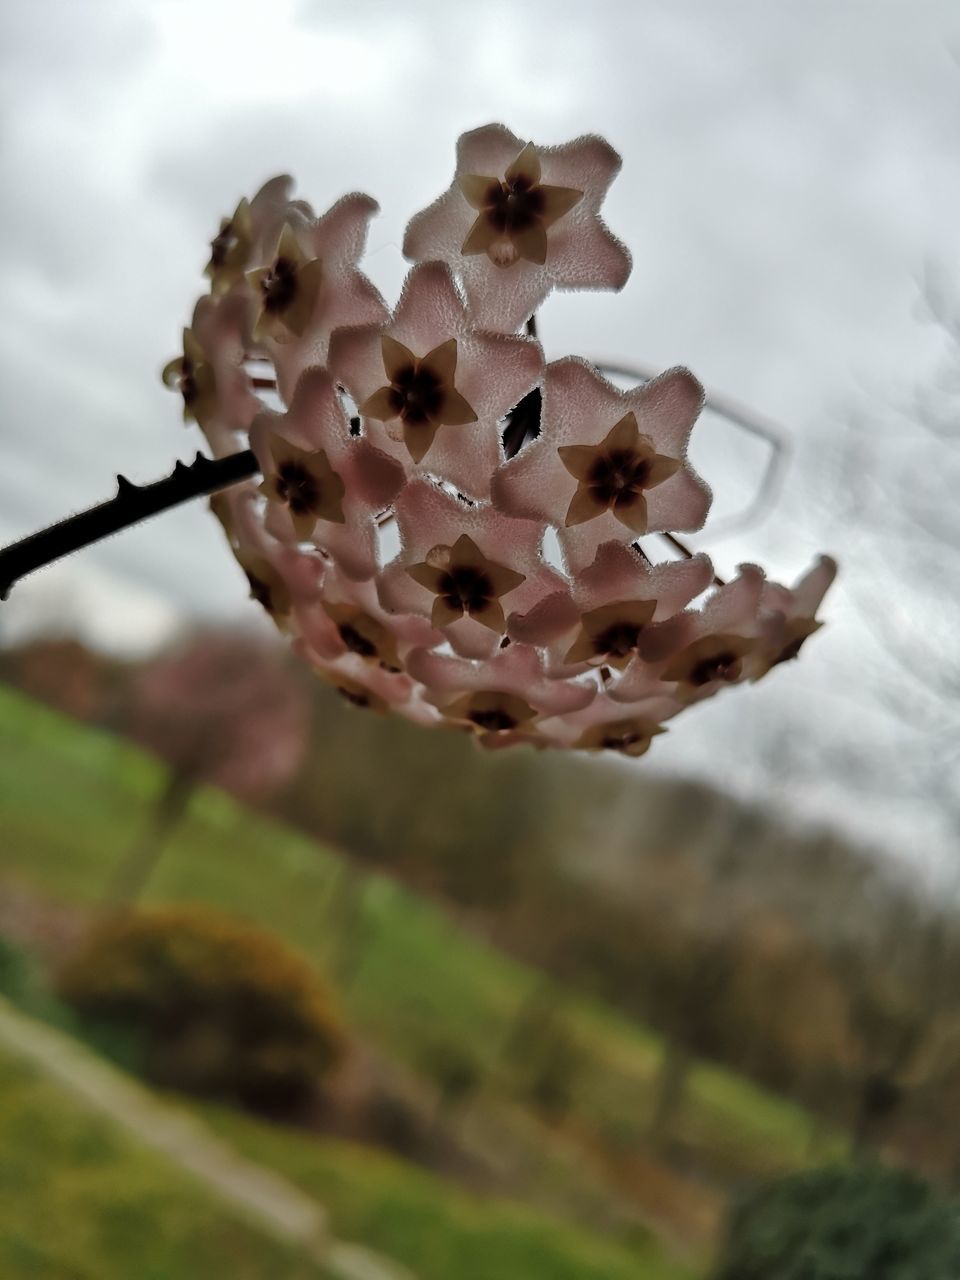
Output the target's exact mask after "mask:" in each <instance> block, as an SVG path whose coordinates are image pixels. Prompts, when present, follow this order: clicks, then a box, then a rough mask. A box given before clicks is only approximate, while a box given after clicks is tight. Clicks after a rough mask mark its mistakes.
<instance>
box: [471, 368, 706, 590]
mask: <svg viewBox="0 0 960 1280" xmlns="http://www.w3.org/2000/svg"><path fill="white" fill-rule="evenodd" d="M702 404H703V388H702V387H701V386H700V383H699V382H698V381H697V380H696V378H695V377H694V376H693V374H692V373H690V372H689V371H688V370H687V369H669V370H668V371H667V372H666V373H662V374H661V375H660V376H659V377H658V378H654V379H653V380H652V381H651V382H648V383H645V384H644V385H643V386H640V387H636V388H634V389H633V390H631V391H619V390H617V388H616V387H615V386H613V384H612V383H610V382H608V381H607V380H606V378H603V377H602V376H601V375H600V374H599V373H598V372H597V370H596V369H594V368H593V367H592V366H591V365H589V364H587V362H586V361H584V360H578V359H576V358H575V357H568V358H566V359H564V360H557V361H555V362H554V363H552V364H549V365H547V368H546V370H545V373H544V398H543V414H542V420H541V431H540V435H539V436H538V437H537V438H536V439H535V440H533V441H532V442H531V443H529V444H527V445H526V446H525V447H524V448H523V449H521V451H520V452H519V453H518V454H517V456H516V457H515V458H511V459H510V461H509V462H506V463H504V465H503V466H502V467H501V468H500V470H499V471H498V472H497V474H496V475H495V476H494V479H493V484H492V493H493V501H494V504H495V505H496V506H498V507H499V508H500V509H501V510H502V511H505V512H508V513H509V514H510V515H515V516H523V517H525V518H526V519H539V520H547V521H550V522H551V523H555V524H557V525H559V526H560V529H559V536H560V542H561V545H562V547H563V549H564V553H565V554H566V556H567V560H568V562H569V564H570V566H571V568H572V569H573V570H574V571H576V570H578V569H581V568H584V567H586V566H587V565H589V564H590V563H591V562H592V561H593V559H594V556H595V555H596V552H597V548H598V547H599V546H600V545H601V544H602V543H604V542H609V541H616V542H632V541H633V540H634V538H636V536H637V534H638V533H639V532H653V531H656V530H661V529H670V530H673V531H680V530H692V529H698V528H699V527H700V526H701V525H702V524H703V521H704V520H705V518H706V513H707V510H708V508H709V505H710V491H709V489H708V488H707V486H706V485H705V484H704V483H703V481H702V480H701V479H700V478H699V477H698V476H697V475H696V474H695V473H694V471H693V470H692V468H691V467H690V465H689V463H687V461H686V448H687V441H688V439H689V436H690V432H691V430H692V428H693V425H694V423H695V422H696V419H697V417H698V415H699V413H700V408H701V406H702Z"/></svg>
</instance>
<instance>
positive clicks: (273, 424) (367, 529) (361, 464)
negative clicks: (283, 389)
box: [250, 369, 403, 579]
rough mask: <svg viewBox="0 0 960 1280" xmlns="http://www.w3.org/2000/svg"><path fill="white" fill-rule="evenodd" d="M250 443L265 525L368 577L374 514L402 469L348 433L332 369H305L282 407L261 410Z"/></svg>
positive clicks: (351, 573) (373, 556)
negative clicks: (257, 469) (281, 409)
mask: <svg viewBox="0 0 960 1280" xmlns="http://www.w3.org/2000/svg"><path fill="white" fill-rule="evenodd" d="M250 444H251V447H252V448H253V450H254V452H255V453H256V455H257V459H258V461H259V463H260V467H261V470H262V472H263V476H264V483H263V492H264V493H265V494H266V496H267V499H268V509H267V516H266V527H267V529H268V530H269V531H270V532H271V533H272V534H273V536H274V537H276V538H278V539H279V540H280V541H285V542H303V541H306V540H307V539H311V540H312V541H313V542H314V543H315V545H316V546H317V547H319V548H320V549H321V550H322V551H324V552H325V553H326V554H327V555H328V556H331V557H333V559H334V560H335V561H336V563H337V564H338V565H339V566H340V568H341V569H342V570H343V572H344V573H345V574H347V576H348V577H352V578H358V579H363V578H371V577H373V575H374V574H375V573H376V571H377V566H378V560H377V528H376V521H375V517H376V516H377V515H378V513H379V512H381V511H382V510H383V509H384V508H385V507H387V506H388V505H389V504H390V502H391V501H392V500H393V498H394V497H395V496H396V494H397V493H398V491H399V490H400V487H401V485H402V484H403V470H402V468H401V467H400V466H399V464H398V463H396V462H395V461H394V460H393V459H392V458H388V457H387V456H386V455H385V454H383V453H381V452H380V451H379V450H378V449H375V448H374V447H373V446H372V445H371V444H370V443H369V441H367V440H362V439H358V438H356V437H354V436H352V435H351V434H350V424H349V422H348V421H347V417H346V414H345V413H344V410H343V406H342V404H341V403H340V398H339V396H338V395H337V392H336V388H335V387H334V385H333V381H332V379H331V377H330V375H329V373H327V371H326V370H325V369H311V370H309V371H308V372H307V373H305V374H304V376H303V377H302V378H301V379H300V381H299V383H298V384H297V390H296V393H295V395H294V397H293V400H292V402H291V404H290V408H289V409H288V410H287V411H286V413H275V412H273V411H271V410H264V411H263V412H262V413H260V414H259V415H258V417H257V419H256V420H255V422H254V424H253V426H252V427H251V430H250Z"/></svg>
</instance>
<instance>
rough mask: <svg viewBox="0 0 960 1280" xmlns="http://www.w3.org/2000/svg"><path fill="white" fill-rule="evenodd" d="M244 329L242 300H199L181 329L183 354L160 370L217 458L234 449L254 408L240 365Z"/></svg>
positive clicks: (232, 297)
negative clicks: (190, 316)
mask: <svg viewBox="0 0 960 1280" xmlns="http://www.w3.org/2000/svg"><path fill="white" fill-rule="evenodd" d="M246 327H247V306H246V301H245V299H244V298H242V297H238V296H236V295H229V296H224V297H221V298H214V297H211V296H209V295H207V296H206V297H202V298H200V299H199V301H198V302H197V305H196V307H195V308H194V311H193V317H192V319H191V321H190V327H189V328H187V329H184V331H183V355H182V356H180V357H177V358H176V359H174V360H171V361H170V362H169V363H168V364H167V366H166V367H165V368H164V370H163V381H164V382H165V383H166V385H167V386H168V387H174V388H176V389H177V390H179V392H180V394H181V396H182V398H183V418H184V421H185V422H188V421H191V420H193V421H195V422H196V423H197V425H198V426H199V427H200V430H201V431H202V432H203V434H204V435H205V436H206V438H207V441H208V442H209V444H210V448H211V449H212V451H213V453H214V455H215V456H217V457H222V456H224V455H225V454H229V453H234V452H235V451H236V449H237V448H238V446H239V444H240V441H241V432H244V431H246V429H247V428H248V427H249V426H250V423H251V422H252V421H253V417H254V415H255V414H256V412H257V410H258V409H259V408H260V401H259V399H258V398H257V396H256V395H255V393H254V390H253V384H252V383H251V381H250V377H249V375H248V374H247V372H246V370H245V369H244V366H243V361H244V334H245V330H246Z"/></svg>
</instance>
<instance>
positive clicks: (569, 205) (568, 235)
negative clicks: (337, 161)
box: [403, 124, 630, 333]
mask: <svg viewBox="0 0 960 1280" xmlns="http://www.w3.org/2000/svg"><path fill="white" fill-rule="evenodd" d="M619 169H620V157H619V156H618V155H617V154H616V152H615V151H613V149H612V148H611V147H610V146H608V144H607V143H606V142H604V141H603V139H602V138H596V137H592V136H588V137H582V138H576V139H575V140H574V141H573V142H568V143H565V144H563V145H562V146H558V147H541V146H534V145H533V144H532V143H529V142H527V143H524V142H523V141H522V140H521V139H520V138H518V137H517V136H516V135H515V134H513V133H511V132H510V130H509V129H506V128H504V126H503V125H498V124H492V125H487V126H485V127H484V128H482V129H474V130H472V131H471V132H470V133H465V134H463V135H462V136H461V137H460V140H459V142H458V143H457V166H456V174H455V176H454V180H453V183H452V184H451V186H450V188H449V190H448V191H447V192H446V193H445V194H444V195H442V196H441V197H440V198H439V199H438V200H436V201H434V203H433V204H432V205H430V206H429V208H427V209H424V210H423V212H422V213H418V214H417V215H416V216H415V217H414V218H413V219H412V220H411V221H410V224H409V226H408V227H407V233H406V236H405V238H404V242H403V252H404V254H405V255H406V256H407V257H408V258H410V259H412V260H413V261H415V262H423V261H430V260H435V261H440V262H446V263H448V264H449V265H450V267H451V268H452V270H453V271H454V273H455V274H456V275H458V276H459V277H460V278H461V279H462V280H463V285H464V289H465V290H466V294H467V301H468V303H469V306H470V311H471V314H472V315H473V317H474V320H475V323H477V324H478V325H480V326H481V327H482V328H485V329H494V330H499V331H500V332H501V333H510V332H514V333H515V332H516V330H517V329H518V328H519V327H520V326H521V325H522V324H523V323H524V321H525V320H526V319H527V318H528V317H529V316H531V315H532V314H533V313H534V311H536V309H537V307H538V306H539V305H540V303H541V302H542V301H543V300H544V298H546V296H547V294H548V293H550V291H551V290H552V289H554V288H559V289H621V288H623V285H624V284H625V283H626V279H627V276H628V275H629V274H630V255H629V254H628V253H627V251H626V249H625V248H624V246H623V245H622V244H621V243H620V242H619V240H616V239H615V238H614V237H613V236H612V235H611V234H610V232H609V231H608V230H607V228H606V226H605V225H604V223H603V222H602V221H601V219H600V216H599V208H600V205H601V203H602V201H603V198H604V196H605V195H606V192H607V188H608V187H609V186H610V183H611V182H612V181H613V179H614V177H615V176H616V174H617V173H618V172H619Z"/></svg>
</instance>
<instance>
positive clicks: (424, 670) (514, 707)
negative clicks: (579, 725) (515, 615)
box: [407, 644, 597, 745]
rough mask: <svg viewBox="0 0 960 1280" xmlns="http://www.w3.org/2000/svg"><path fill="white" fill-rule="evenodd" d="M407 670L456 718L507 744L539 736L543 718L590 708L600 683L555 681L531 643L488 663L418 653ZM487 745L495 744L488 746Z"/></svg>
mask: <svg viewBox="0 0 960 1280" xmlns="http://www.w3.org/2000/svg"><path fill="white" fill-rule="evenodd" d="M407 669H408V671H409V672H410V674H411V675H412V676H413V677H414V678H415V679H416V680H419V681H420V682H421V683H422V684H423V685H425V686H426V695H425V696H426V698H427V700H428V701H429V702H432V703H433V704H434V705H435V706H437V707H439V708H440V710H441V712H442V713H443V715H444V716H445V717H446V718H447V719H450V720H459V721H462V722H466V723H468V724H470V725H471V726H473V728H474V729H475V730H476V731H477V732H478V733H479V734H481V736H484V737H485V736H486V735H488V734H496V735H497V737H498V738H500V739H501V744H504V743H506V742H512V741H515V740H516V736H515V735H516V734H517V733H520V734H522V735H523V736H524V738H525V740H529V739H530V737H532V736H538V735H535V734H534V730H535V728H536V721H537V720H538V719H539V718H541V717H542V718H546V717H551V716H561V715H566V714H567V713H569V712H573V711H577V710H579V709H580V708H582V707H585V706H587V705H588V704H589V703H590V702H592V701H593V699H594V697H595V696H596V692H597V690H596V685H595V684H593V683H579V682H576V681H573V680H570V681H563V680H551V679H550V678H549V677H548V676H546V675H545V674H544V671H543V664H542V661H541V659H540V655H539V654H538V653H537V651H536V650H535V649H532V648H530V647H528V646H527V645H519V644H518V645H511V646H509V648H507V649H503V650H501V651H500V652H499V653H497V654H496V655H495V656H494V657H493V658H491V659H490V660H489V661H488V662H469V661H466V660H465V659H463V658H450V657H447V656H445V655H444V654H439V653H434V652H430V651H429V650H426V649H417V650H414V651H413V652H412V653H411V654H410V657H409V660H408V663H407ZM485 745H493V744H492V743H490V744H485Z"/></svg>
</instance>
